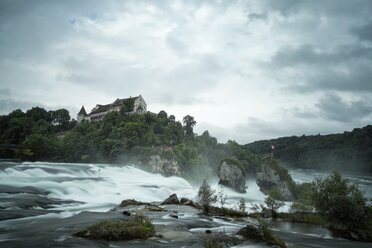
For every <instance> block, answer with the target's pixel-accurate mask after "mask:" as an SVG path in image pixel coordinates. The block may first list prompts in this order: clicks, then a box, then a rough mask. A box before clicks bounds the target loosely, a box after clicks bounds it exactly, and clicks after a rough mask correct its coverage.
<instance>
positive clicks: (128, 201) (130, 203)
mask: <svg viewBox="0 0 372 248" xmlns="http://www.w3.org/2000/svg"><path fill="white" fill-rule="evenodd" d="M138 205H150V204H149V203H147V202H141V201H137V200H134V199H126V200H123V201H122V202H121V203H120V205H119V207H122V208H125V207H128V206H138Z"/></svg>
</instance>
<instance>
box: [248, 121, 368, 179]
mask: <svg viewBox="0 0 372 248" xmlns="http://www.w3.org/2000/svg"><path fill="white" fill-rule="evenodd" d="M271 145H274V146H275V151H274V156H275V157H276V158H277V159H279V160H280V161H281V162H282V163H285V164H287V165H288V166H291V167H295V168H304V169H320V170H321V169H328V170H340V171H349V172H367V173H369V174H371V173H372V126H371V125H368V126H366V127H363V128H355V129H354V130H353V131H351V132H344V133H340V134H329V135H319V134H318V135H309V136H305V135H302V136H300V137H298V136H290V137H282V138H278V139H271V140H262V141H256V142H253V143H250V144H247V145H245V147H246V148H247V149H250V150H251V151H252V152H254V153H256V154H268V153H271Z"/></svg>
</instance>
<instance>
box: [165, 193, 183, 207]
mask: <svg viewBox="0 0 372 248" xmlns="http://www.w3.org/2000/svg"><path fill="white" fill-rule="evenodd" d="M165 204H180V201H179V200H178V197H177V194H171V195H170V196H169V197H168V198H167V199H165V200H164V201H163V203H162V205H165Z"/></svg>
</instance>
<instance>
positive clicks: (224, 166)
mask: <svg viewBox="0 0 372 248" xmlns="http://www.w3.org/2000/svg"><path fill="white" fill-rule="evenodd" d="M217 173H218V177H219V179H220V182H219V183H220V184H222V185H225V186H227V187H231V188H233V189H235V190H236V191H237V192H239V193H245V192H246V191H245V176H244V174H243V172H242V170H241V169H240V168H239V167H238V166H237V165H235V164H229V163H227V162H226V161H223V162H222V163H221V164H220V166H219V167H218V171H217Z"/></svg>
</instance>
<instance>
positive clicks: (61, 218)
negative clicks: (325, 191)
mask: <svg viewBox="0 0 372 248" xmlns="http://www.w3.org/2000/svg"><path fill="white" fill-rule="evenodd" d="M290 174H291V175H292V177H293V178H294V180H295V181H297V182H310V181H312V180H313V179H314V178H315V177H324V176H326V175H327V174H326V173H319V172H314V171H301V170H291V171H290ZM346 178H347V179H348V180H349V181H350V182H354V183H358V184H359V185H360V187H361V190H362V192H364V194H365V196H366V197H368V198H371V197H372V191H371V188H372V187H371V184H372V177H368V176H353V175H346ZM210 183H211V185H212V187H213V188H214V189H216V190H218V189H219V186H218V185H217V181H213V180H212V181H210ZM247 185H248V189H247V193H245V194H239V193H236V192H234V191H231V190H229V189H228V188H223V191H224V193H225V194H227V195H228V198H227V203H226V206H229V207H236V206H237V204H238V201H239V200H240V199H241V198H244V199H245V201H246V202H247V207H248V209H249V207H250V206H251V203H252V204H253V203H262V202H263V201H264V198H265V195H264V194H262V193H261V192H260V191H259V188H258V186H257V185H256V184H255V182H254V181H247ZM197 188H198V186H197V185H191V184H190V183H189V182H187V181H186V180H185V179H183V178H179V177H163V176H161V175H159V174H152V173H149V172H146V171H143V170H141V169H139V168H136V167H135V166H131V165H108V164H77V163H74V164H72V163H47V162H33V163H31V162H23V163H22V162H6V161H1V162H0V247H121V246H123V244H124V243H122V242H121V243H120V242H111V243H109V242H103V241H88V240H83V239H81V238H75V237H73V236H72V233H73V232H74V231H76V230H79V228H82V227H84V226H85V225H88V224H91V223H94V222H95V221H98V220H100V219H104V218H107V216H108V214H110V215H109V216H111V217H110V218H114V217H117V216H119V214H120V213H119V212H118V211H116V212H115V211H111V212H108V211H109V210H113V209H115V208H116V207H117V206H118V204H119V203H120V202H121V201H122V200H123V199H132V198H134V199H136V200H140V201H145V202H161V201H163V200H164V199H165V198H167V197H168V196H169V195H170V194H172V193H177V195H178V196H180V197H187V198H190V199H193V198H194V197H195V195H196V193H197ZM288 206H289V203H287V204H286V206H285V207H284V208H283V209H282V210H283V211H285V210H286V209H288ZM178 214H179V216H180V219H179V220H173V219H172V218H168V217H167V215H154V216H153V218H152V220H153V221H154V223H155V224H158V225H164V226H167V225H168V226H172V225H176V224H175V223H176V221H177V222H178V223H181V222H182V223H183V225H182V226H183V228H184V229H185V231H183V232H180V233H179V235H174V237H173V236H172V235H170V232H169V231H168V232H167V235H168V234H169V235H168V236H167V237H168V238H165V240H163V241H147V242H145V243H143V242H142V243H141V242H140V243H138V242H129V243H128V242H127V243H125V247H144V246H146V247H202V243H201V242H200V241H197V240H195V239H196V238H195V236H192V235H189V234H194V233H202V232H204V231H205V229H210V230H212V231H213V232H224V233H227V234H229V235H231V236H233V234H234V233H235V232H236V231H237V230H239V229H240V228H241V227H243V226H245V224H246V223H247V222H254V221H255V220H252V219H246V220H240V221H231V220H223V219H219V218H203V217H202V216H200V215H198V214H197V213H196V212H195V211H194V210H190V209H188V208H184V209H183V208H181V209H178ZM177 228H178V227H177ZM273 230H274V232H275V234H276V235H278V236H280V237H281V238H282V239H283V240H285V241H286V242H287V244H288V246H289V247H371V244H370V243H369V244H368V243H358V242H352V241H347V240H344V239H339V238H334V237H332V235H331V234H330V233H329V231H328V230H326V229H324V228H321V227H318V226H313V225H306V224H294V223H276V224H274V226H273ZM231 245H232V246H234V247H265V246H264V245H263V244H257V243H251V242H244V243H242V244H234V242H232V243H231Z"/></svg>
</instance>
